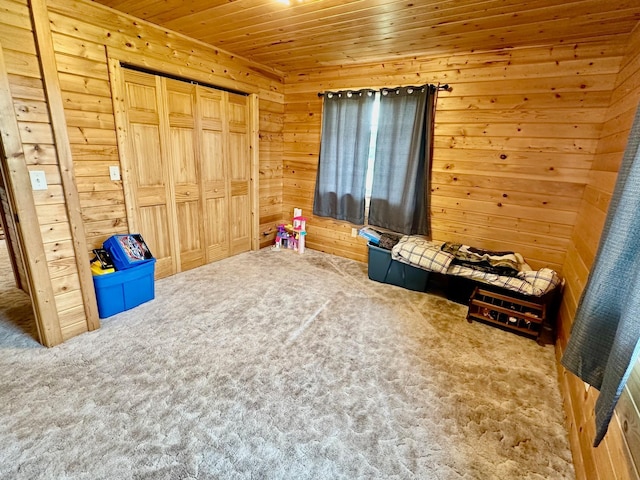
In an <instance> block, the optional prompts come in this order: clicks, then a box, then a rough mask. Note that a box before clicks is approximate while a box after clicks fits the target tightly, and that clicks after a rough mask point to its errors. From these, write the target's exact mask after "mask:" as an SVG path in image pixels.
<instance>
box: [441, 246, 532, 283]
mask: <svg viewBox="0 0 640 480" xmlns="http://www.w3.org/2000/svg"><path fill="white" fill-rule="evenodd" d="M442 251H443V252H448V253H450V254H452V255H453V256H454V259H453V264H454V265H463V266H468V267H470V268H474V269H476V270H480V271H482V272H486V273H494V274H496V275H503V276H507V277H515V276H516V275H518V273H520V272H521V271H522V270H523V268H522V266H523V264H524V258H522V255H520V254H519V253H515V252H496V251H493V250H484V249H481V248H475V247H470V246H468V245H462V244H460V243H451V242H445V243H444V245H442Z"/></svg>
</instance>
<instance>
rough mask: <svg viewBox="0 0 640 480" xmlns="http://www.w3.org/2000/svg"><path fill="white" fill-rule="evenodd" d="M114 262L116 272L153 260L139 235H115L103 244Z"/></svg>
mask: <svg viewBox="0 0 640 480" xmlns="http://www.w3.org/2000/svg"><path fill="white" fill-rule="evenodd" d="M102 246H103V248H105V249H106V250H107V251H108V252H109V254H110V255H111V259H112V260H113V264H114V265H115V267H116V270H125V269H127V268H131V267H133V266H134V265H139V264H140V263H145V262H148V261H149V260H151V259H152V258H153V255H151V252H150V251H149V247H147V244H146V243H145V242H144V239H143V238H142V235H140V234H139V233H130V234H126V235H113V236H111V237H109V238H107V239H106V240H105V242H104V243H103V244H102Z"/></svg>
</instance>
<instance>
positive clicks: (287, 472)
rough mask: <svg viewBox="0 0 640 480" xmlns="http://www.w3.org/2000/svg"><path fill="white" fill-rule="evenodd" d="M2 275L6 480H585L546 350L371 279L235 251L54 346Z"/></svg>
mask: <svg viewBox="0 0 640 480" xmlns="http://www.w3.org/2000/svg"><path fill="white" fill-rule="evenodd" d="M2 247H3V246H2ZM2 251H3V252H4V248H2ZM0 265H2V267H1V268H2V271H1V277H0V283H1V284H2V285H0V458H1V459H2V461H1V462H0V478H3V479H5V478H6V479H91V480H95V479H387V478H389V479H435V480H448V479H483V480H484V479H572V478H574V471H573V467H572V463H571V454H570V451H569V445H568V439H567V434H566V431H565V429H564V426H563V413H562V406H561V399H560V394H559V390H558V386H557V381H556V374H555V366H554V354H553V347H552V346H546V347H542V346H539V345H538V344H536V343H535V342H534V341H532V340H529V339H526V338H522V337H518V336H516V335H513V334H511V333H508V332H504V331H501V330H498V329H495V328H492V327H490V326H487V325H483V324H480V323H473V324H469V323H467V321H466V320H465V314H466V309H465V307H464V306H461V305H458V304H454V303H451V302H449V301H447V300H446V299H443V298H440V297H438V296H434V295H428V294H422V293H415V292H410V291H408V290H404V289H401V288H397V287H392V286H389V285H384V284H380V283H377V282H372V281H370V280H369V279H368V278H367V266H366V264H361V263H358V262H353V261H350V260H346V259H342V258H338V257H334V256H331V255H326V254H323V253H319V252H314V251H307V252H306V253H305V254H304V255H298V254H296V253H293V252H289V251H284V252H275V251H271V250H269V249H264V250H261V251H259V252H250V253H246V254H242V255H239V256H236V257H233V258H229V259H226V260H223V261H220V262H217V263H214V264H211V265H207V266H204V267H201V268H198V269H195V270H191V271H189V272H186V273H183V274H180V275H176V276H173V277H170V278H167V279H163V280H160V281H158V282H156V299H155V300H153V301H151V302H148V303H145V304H144V305H141V306H139V307H137V308H135V309H133V310H130V311H127V312H124V313H121V314H118V315H116V316H113V317H111V318H108V319H104V320H103V321H102V328H101V329H99V330H97V331H94V332H91V333H87V334H84V335H81V336H79V337H76V338H73V339H71V340H69V341H68V342H66V343H64V344H63V345H60V346H58V347H55V348H52V349H46V348H43V347H40V346H39V345H38V344H37V343H36V342H35V340H34V339H33V336H32V334H30V333H29V331H28V327H27V326H28V325H29V324H30V323H32V321H30V320H29V303H28V299H27V298H26V296H25V295H24V294H21V293H20V292H17V291H15V289H12V288H11V286H10V285H11V283H12V280H11V273H10V270H8V263H7V262H6V259H5V258H4V257H3V258H2V262H0Z"/></svg>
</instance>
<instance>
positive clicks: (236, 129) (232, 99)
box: [225, 92, 251, 255]
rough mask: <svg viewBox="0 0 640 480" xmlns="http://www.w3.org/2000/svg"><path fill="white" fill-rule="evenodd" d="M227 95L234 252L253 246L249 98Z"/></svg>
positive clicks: (233, 253) (232, 242)
mask: <svg viewBox="0 0 640 480" xmlns="http://www.w3.org/2000/svg"><path fill="white" fill-rule="evenodd" d="M225 93H226V92H225ZM226 97H227V103H226V115H227V124H228V128H229V133H228V136H227V145H228V151H227V158H228V162H229V173H230V205H229V207H230V208H229V217H230V218H229V220H230V227H231V232H230V233H231V254H232V255H235V254H237V253H240V252H246V251H248V250H250V249H251V193H250V183H251V174H250V170H251V168H250V165H251V163H250V155H251V153H250V151H249V131H250V128H249V97H246V96H243V95H237V94H233V93H228V94H226Z"/></svg>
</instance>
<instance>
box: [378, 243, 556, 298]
mask: <svg viewBox="0 0 640 480" xmlns="http://www.w3.org/2000/svg"><path fill="white" fill-rule="evenodd" d="M443 245H444V244H443V242H433V241H431V240H428V239H427V238H425V237H421V236H419V235H405V236H403V237H402V238H401V239H400V241H399V242H398V243H397V244H396V245H395V246H394V247H393V250H392V251H391V256H392V258H393V259H394V260H397V261H399V262H403V263H408V264H409V265H413V266H415V267H419V268H423V269H425V270H429V271H432V272H438V273H444V274H447V275H457V276H459V277H465V278H470V279H472V280H477V281H479V282H483V283H487V284H489V285H495V286H498V287H502V288H506V289H507V290H512V291H514V292H518V293H521V294H523V295H532V296H542V295H544V294H545V293H547V292H549V291H551V290H553V289H554V288H555V287H557V286H558V285H560V284H561V283H562V280H561V279H560V277H559V276H558V274H557V273H556V272H555V271H553V270H551V269H549V268H541V269H540V270H531V267H530V266H529V265H528V264H527V263H526V262H525V261H524V258H522V255H520V254H519V253H515V252H492V253H507V254H513V258H514V259H515V260H516V262H517V268H518V271H517V272H513V273H511V274H510V275H500V274H498V273H495V272H488V271H484V270H482V269H478V268H475V266H473V265H472V264H456V262H455V261H454V260H455V258H456V257H455V255H454V254H452V253H450V252H449V251H445V250H443V249H442V247H443ZM462 247H464V250H465V251H473V250H476V251H478V249H472V247H468V246H465V245H461V248H462ZM468 249H471V250H468Z"/></svg>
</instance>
